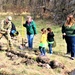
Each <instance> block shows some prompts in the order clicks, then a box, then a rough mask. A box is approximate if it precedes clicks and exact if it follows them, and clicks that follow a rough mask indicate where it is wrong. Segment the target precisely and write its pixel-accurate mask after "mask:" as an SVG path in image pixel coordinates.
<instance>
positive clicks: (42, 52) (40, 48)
mask: <svg viewBox="0 0 75 75" xmlns="http://www.w3.org/2000/svg"><path fill="white" fill-rule="evenodd" d="M39 50H40V52H41V55H45V54H46V50H45V47H39Z"/></svg>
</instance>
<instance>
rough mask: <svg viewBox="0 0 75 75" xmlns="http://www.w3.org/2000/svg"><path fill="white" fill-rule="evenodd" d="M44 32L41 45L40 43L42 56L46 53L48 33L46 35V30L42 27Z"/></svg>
mask: <svg viewBox="0 0 75 75" xmlns="http://www.w3.org/2000/svg"><path fill="white" fill-rule="evenodd" d="M41 32H42V36H41V40H40V45H39V50H40V52H41V55H42V56H45V55H46V50H45V48H46V44H47V35H46V30H45V29H44V28H43V29H41Z"/></svg>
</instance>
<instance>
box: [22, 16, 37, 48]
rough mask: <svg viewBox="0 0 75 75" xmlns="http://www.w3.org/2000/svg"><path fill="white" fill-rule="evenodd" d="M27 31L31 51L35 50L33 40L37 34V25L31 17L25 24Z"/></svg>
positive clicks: (28, 17)
mask: <svg viewBox="0 0 75 75" xmlns="http://www.w3.org/2000/svg"><path fill="white" fill-rule="evenodd" d="M23 26H24V27H26V30H27V38H28V47H29V49H32V48H33V38H34V35H35V34H36V24H35V22H34V20H33V19H32V17H31V16H27V20H26V22H25V23H24V24H23Z"/></svg>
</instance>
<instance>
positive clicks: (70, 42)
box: [62, 14, 75, 59]
mask: <svg viewBox="0 0 75 75" xmlns="http://www.w3.org/2000/svg"><path fill="white" fill-rule="evenodd" d="M62 34H63V36H64V37H65V40H66V43H67V53H69V52H71V59H74V57H75V20H74V17H73V15H72V14H70V15H68V16H67V20H66V21H65V23H64V24H63V26H62Z"/></svg>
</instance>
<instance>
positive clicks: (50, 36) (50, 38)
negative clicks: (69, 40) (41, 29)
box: [47, 28, 54, 54]
mask: <svg viewBox="0 0 75 75" xmlns="http://www.w3.org/2000/svg"><path fill="white" fill-rule="evenodd" d="M47 31H48V34H47V41H48V47H49V52H50V54H52V53H53V51H52V44H53V43H54V33H53V32H52V30H51V28H47Z"/></svg>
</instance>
